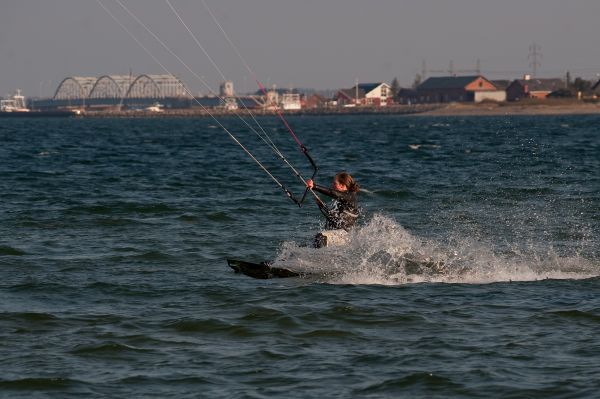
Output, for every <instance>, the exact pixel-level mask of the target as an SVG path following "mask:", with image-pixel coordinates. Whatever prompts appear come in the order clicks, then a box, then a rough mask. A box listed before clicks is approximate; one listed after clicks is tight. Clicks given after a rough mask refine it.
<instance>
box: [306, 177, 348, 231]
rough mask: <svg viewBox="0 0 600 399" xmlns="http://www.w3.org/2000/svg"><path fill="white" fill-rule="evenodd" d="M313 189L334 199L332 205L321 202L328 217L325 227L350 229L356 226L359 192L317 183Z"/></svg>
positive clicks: (320, 205)
mask: <svg viewBox="0 0 600 399" xmlns="http://www.w3.org/2000/svg"><path fill="white" fill-rule="evenodd" d="M313 190H315V191H317V192H319V193H321V194H325V195H327V196H328V197H331V198H333V199H334V201H333V205H332V206H330V207H325V206H324V205H322V204H319V207H320V208H321V211H322V212H323V213H324V214H325V217H326V218H327V223H326V224H325V229H327V230H335V229H344V230H349V229H350V228H351V227H352V226H354V223H356V219H358V201H357V193H355V192H351V191H337V190H333V189H330V188H327V187H323V186H319V185H316V184H315V185H314V187H313Z"/></svg>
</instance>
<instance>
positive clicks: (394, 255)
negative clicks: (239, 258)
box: [275, 215, 600, 285]
mask: <svg viewBox="0 0 600 399" xmlns="http://www.w3.org/2000/svg"><path fill="white" fill-rule="evenodd" d="M515 248H516V246H515ZM275 266H280V267H286V268H290V269H293V270H296V271H302V272H306V273H309V274H313V275H318V276H320V277H319V281H322V282H327V283H332V284H338V283H339V284H384V285H397V284H405V283H419V282H442V283H472V284H484V283H493V282H500V281H535V280H543V279H583V278H591V277H596V276H599V275H600V264H598V263H597V262H596V263H594V262H593V261H590V260H588V259H585V258H583V257H580V256H577V255H575V256H572V257H561V256H559V255H558V254H556V253H555V252H554V251H553V250H552V249H551V248H550V249H543V248H532V247H531V248H528V249H527V251H523V250H522V249H511V250H508V251H506V250H504V251H503V252H502V253H497V252H495V251H494V250H493V246H492V245H489V244H486V243H485V242H482V241H479V240H476V239H472V238H452V239H447V240H444V242H443V243H442V242H436V241H434V240H429V239H424V238H421V237H416V236H414V235H412V234H411V233H410V232H408V231H407V230H406V229H404V228H403V227H402V226H401V225H399V224H398V223H396V222H395V221H393V220H392V219H390V218H389V217H386V216H383V215H375V216H374V217H373V218H372V219H371V220H370V221H369V222H368V223H366V224H365V225H364V226H361V227H358V228H355V229H354V230H353V231H352V232H351V233H350V236H349V242H348V244H347V245H343V246H337V247H327V248H321V249H315V248H311V247H309V246H302V245H298V244H297V243H295V242H285V243H283V244H282V245H281V248H280V251H279V254H278V256H277V258H276V260H275Z"/></svg>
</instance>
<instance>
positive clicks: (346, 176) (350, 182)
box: [335, 172, 360, 193]
mask: <svg viewBox="0 0 600 399" xmlns="http://www.w3.org/2000/svg"><path fill="white" fill-rule="evenodd" d="M335 181H337V182H338V183H340V184H343V185H344V186H346V187H347V188H348V191H350V192H353V193H357V192H359V190H360V186H359V185H358V183H357V182H355V181H354V178H353V177H352V176H351V175H350V173H347V172H340V173H338V174H337V175H335Z"/></svg>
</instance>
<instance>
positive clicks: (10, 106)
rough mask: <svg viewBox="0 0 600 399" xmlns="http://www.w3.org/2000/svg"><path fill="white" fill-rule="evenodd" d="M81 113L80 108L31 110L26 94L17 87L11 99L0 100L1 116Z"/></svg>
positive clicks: (51, 115)
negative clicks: (26, 100) (28, 106)
mask: <svg viewBox="0 0 600 399" xmlns="http://www.w3.org/2000/svg"><path fill="white" fill-rule="evenodd" d="M77 115H81V111H80V110H70V109H69V110H66V109H63V110H61V109H57V110H47V111H39V110H31V109H29V108H27V105H26V102H25V96H23V95H22V94H21V90H19V89H17V90H16V92H15V94H13V95H12V97H11V98H9V99H4V100H0V118H11V117H12V118H15V117H16V118H23V117H25V118H50V117H69V116H77Z"/></svg>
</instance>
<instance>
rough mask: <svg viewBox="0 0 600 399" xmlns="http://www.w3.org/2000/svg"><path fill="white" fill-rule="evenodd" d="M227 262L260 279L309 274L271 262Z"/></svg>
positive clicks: (243, 272)
mask: <svg viewBox="0 0 600 399" xmlns="http://www.w3.org/2000/svg"><path fill="white" fill-rule="evenodd" d="M227 264H229V267H231V268H232V269H233V271H235V272H236V273H242V274H245V275H246V276H249V277H252V278H258V279H268V278H286V277H302V276H306V275H307V274H306V273H299V272H295V271H293V270H290V269H286V268H284V267H275V266H272V265H271V263H270V262H260V263H252V262H246V261H243V260H235V259H227Z"/></svg>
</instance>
